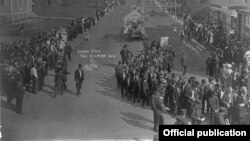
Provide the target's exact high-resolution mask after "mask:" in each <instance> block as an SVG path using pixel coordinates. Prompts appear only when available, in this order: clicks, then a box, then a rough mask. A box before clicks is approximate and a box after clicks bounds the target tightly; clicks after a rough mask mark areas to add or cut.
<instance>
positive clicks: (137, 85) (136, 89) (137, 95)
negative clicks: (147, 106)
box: [133, 73, 142, 103]
mask: <svg viewBox="0 0 250 141" xmlns="http://www.w3.org/2000/svg"><path fill="white" fill-rule="evenodd" d="M141 84H142V80H141V78H140V77H139V73H136V74H135V83H134V94H133V102H134V103H135V102H136V101H137V102H140V96H141Z"/></svg>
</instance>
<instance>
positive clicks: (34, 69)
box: [31, 64, 38, 94]
mask: <svg viewBox="0 0 250 141" xmlns="http://www.w3.org/2000/svg"><path fill="white" fill-rule="evenodd" d="M31 79H32V82H33V83H32V92H33V93H34V94H36V92H37V90H38V75H37V65H36V64H33V66H32V68H31Z"/></svg>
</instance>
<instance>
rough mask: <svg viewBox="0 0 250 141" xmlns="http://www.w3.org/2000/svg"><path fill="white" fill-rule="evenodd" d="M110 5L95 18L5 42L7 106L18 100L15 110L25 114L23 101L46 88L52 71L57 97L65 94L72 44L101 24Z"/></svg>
mask: <svg viewBox="0 0 250 141" xmlns="http://www.w3.org/2000/svg"><path fill="white" fill-rule="evenodd" d="M110 5H111V3H103V5H102V7H100V8H98V9H97V10H96V14H95V15H94V16H89V17H87V18H84V17H81V18H77V19H74V20H72V21H70V22H69V24H68V25H66V26H63V27H54V28H53V29H52V30H51V31H50V32H48V33H45V32H38V33H37V34H36V36H34V37H32V38H31V39H30V40H29V41H26V40H20V41H12V42H2V43H1V44H0V50H1V56H0V57H1V58H0V60H1V82H5V83H2V84H3V86H2V88H3V89H2V90H3V91H4V92H5V93H6V95H7V104H8V105H9V106H10V107H12V99H14V98H16V99H17V100H16V105H15V109H16V112H17V113H22V102H23V97H24V94H25V92H26V91H29V92H32V93H34V94H36V93H37V92H38V91H41V90H42V89H43V86H44V79H45V77H46V75H47V74H48V72H49V70H55V73H56V75H55V93H54V94H53V96H54V97H55V96H56V95H57V94H62V93H63V90H64V89H67V86H66V80H67V79H66V75H67V74H68V73H69V72H68V71H67V59H66V57H68V59H69V60H71V57H70V53H71V51H72V48H71V46H70V41H72V40H73V39H75V38H77V36H80V35H81V34H83V33H84V34H86V33H88V30H89V29H90V28H91V27H92V26H93V25H95V22H96V21H99V20H100V18H102V17H103V16H104V15H105V13H107V12H108V10H107V9H110V8H115V7H116V6H117V5H116V6H115V5H112V6H110Z"/></svg>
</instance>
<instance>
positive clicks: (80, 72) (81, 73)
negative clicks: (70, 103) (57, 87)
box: [75, 64, 84, 96]
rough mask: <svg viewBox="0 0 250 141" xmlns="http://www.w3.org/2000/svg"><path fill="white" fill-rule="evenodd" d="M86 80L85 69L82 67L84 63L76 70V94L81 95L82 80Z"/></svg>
mask: <svg viewBox="0 0 250 141" xmlns="http://www.w3.org/2000/svg"><path fill="white" fill-rule="evenodd" d="M83 80H84V71H83V69H82V64H79V65H78V69H77V70H75V81H76V94H77V96H79V95H80V90H81V87H82V82H83Z"/></svg>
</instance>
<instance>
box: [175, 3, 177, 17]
mask: <svg viewBox="0 0 250 141" xmlns="http://www.w3.org/2000/svg"><path fill="white" fill-rule="evenodd" d="M175 17H176V19H177V0H175Z"/></svg>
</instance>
